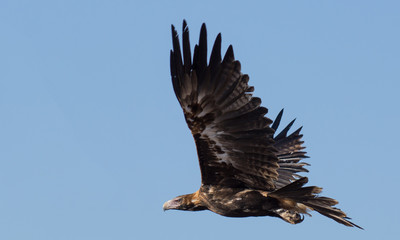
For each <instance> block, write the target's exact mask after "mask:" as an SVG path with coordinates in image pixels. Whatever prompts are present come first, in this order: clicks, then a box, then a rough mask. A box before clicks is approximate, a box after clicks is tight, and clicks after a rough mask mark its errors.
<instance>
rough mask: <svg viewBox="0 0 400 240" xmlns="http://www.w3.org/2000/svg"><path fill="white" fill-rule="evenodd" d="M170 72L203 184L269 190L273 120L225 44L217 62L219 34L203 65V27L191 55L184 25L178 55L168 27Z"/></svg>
mask: <svg viewBox="0 0 400 240" xmlns="http://www.w3.org/2000/svg"><path fill="white" fill-rule="evenodd" d="M172 42H173V50H171V76H172V83H173V87H174V91H175V94H176V97H177V98H178V101H179V103H180V105H181V107H182V109H183V112H184V115H185V119H186V122H187V124H188V126H189V128H190V130H191V131H192V134H193V137H194V139H195V142H196V147H197V153H198V157H199V164H200V169H201V176H202V184H218V185H223V186H231V187H248V188H253V189H263V190H273V189H275V181H276V180H277V177H278V172H277V168H278V164H277V162H278V158H277V156H276V150H275V148H274V146H273V144H274V141H273V139H272V136H273V134H274V130H273V129H272V128H270V127H269V125H270V124H271V123H272V121H271V120H270V119H268V118H267V117H265V116H264V115H265V114H266V113H267V112H268V110H267V109H266V108H264V107H261V106H260V104H261V99H260V98H257V97H253V96H252V93H251V92H253V91H254V88H253V87H250V86H249V85H248V84H247V83H248V81H249V77H248V76H247V75H245V74H242V73H241V71H240V69H241V67H240V62H239V61H235V59H234V55H233V49H232V46H229V48H228V50H227V52H226V54H225V56H224V58H223V60H222V61H221V34H219V35H218V36H217V38H216V40H215V43H214V46H213V49H212V52H211V56H210V61H209V64H208V65H207V31H206V27H205V24H203V25H202V27H201V32H200V40H199V45H196V46H195V48H194V56H193V62H192V58H191V51H190V43H189V30H188V28H187V25H186V22H185V21H184V22H183V36H182V42H183V47H182V49H183V60H182V55H181V48H180V44H179V38H178V34H177V32H176V30H175V28H174V26H172Z"/></svg>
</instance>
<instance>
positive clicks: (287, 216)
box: [163, 20, 362, 229]
mask: <svg viewBox="0 0 400 240" xmlns="http://www.w3.org/2000/svg"><path fill="white" fill-rule="evenodd" d="M171 29H172V44H173V50H171V52H170V65H171V77H172V84H173V89H174V92H175V95H176V97H177V99H178V101H179V104H180V105H181V107H182V109H183V113H184V117H185V120H186V123H187V125H188V127H189V129H190V131H191V132H192V135H193V138H194V140H195V143H196V148H197V154H198V160H199V165H200V171H201V186H200V189H199V190H197V191H196V192H194V193H191V194H186V195H181V196H178V197H176V198H173V199H172V200H169V201H167V202H165V203H164V205H163V209H164V211H165V210H169V209H175V210H185V211H202V210H210V211H212V212H214V213H217V214H220V215H222V216H226V217H250V216H272V217H278V218H281V219H283V220H284V221H286V222H288V223H291V224H297V223H300V222H302V221H303V219H304V215H310V213H309V212H310V211H317V212H318V213H320V214H322V215H324V216H326V217H329V218H331V219H333V220H335V221H336V222H338V223H341V224H344V225H346V226H349V227H358V228H361V227H360V226H358V225H356V224H354V223H352V222H351V221H349V219H350V218H348V217H347V215H346V214H345V213H344V212H343V211H342V210H340V209H339V208H336V207H334V206H335V205H336V204H338V201H337V200H335V199H332V198H328V197H323V196H319V195H318V194H319V193H320V192H321V190H322V188H320V187H316V186H305V184H306V183H307V182H308V178H307V177H302V176H300V175H299V173H301V172H308V170H307V169H306V168H305V166H307V165H309V164H307V163H305V162H303V161H302V160H303V159H305V158H308V156H306V152H304V151H303V150H304V148H305V147H304V146H303V143H304V142H303V141H302V136H303V135H302V134H301V133H300V131H301V128H299V129H297V130H296V131H294V132H292V133H290V134H289V130H290V128H291V127H292V125H293V123H294V120H293V121H291V122H290V123H289V124H288V125H287V126H286V127H285V128H284V129H283V130H282V131H280V132H279V133H278V134H277V129H278V127H279V123H280V121H281V118H282V114H283V110H282V111H280V112H279V114H278V115H277V117H276V119H275V120H274V121H272V120H271V119H269V118H268V117H266V116H265V114H266V113H267V112H268V109H267V108H265V107H262V106H261V99H260V98H258V97H254V96H253V94H252V92H253V91H254V87H252V86H249V85H248V82H249V76H248V75H247V74H243V73H242V72H241V64H240V62H239V61H237V60H235V58H234V54H233V48H232V45H230V46H229V47H228V49H227V51H226V53H225V56H224V57H223V58H222V56H221V33H220V34H218V35H217V37H216V39H215V42H214V45H213V48H212V50H211V56H210V59H209V61H207V60H208V59H207V30H206V25H205V24H204V23H203V25H202V26H201V30H200V39H199V44H198V45H195V47H194V54H193V58H192V54H191V48H190V42H189V28H188V26H187V23H186V21H185V20H184V21H183V27H182V50H181V46H180V41H179V36H178V33H177V31H176V29H175V27H174V25H172V26H171ZM361 229H362V228H361Z"/></svg>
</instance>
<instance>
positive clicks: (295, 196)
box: [269, 177, 363, 229]
mask: <svg viewBox="0 0 400 240" xmlns="http://www.w3.org/2000/svg"><path fill="white" fill-rule="evenodd" d="M307 182H308V179H307V178H306V177H303V178H300V179H299V180H296V181H295V182H293V183H291V184H289V185H287V186H285V187H283V188H281V189H278V190H276V191H274V192H272V193H271V194H269V196H270V197H273V198H275V199H277V200H278V201H279V204H280V206H281V207H282V209H286V210H288V211H290V212H294V213H303V214H308V215H309V211H317V212H319V213H320V214H322V215H324V216H326V217H329V218H331V219H333V220H335V221H336V222H338V223H341V224H344V225H346V226H349V227H358V228H361V229H363V228H362V227H360V226H358V225H356V224H355V223H352V222H350V221H349V219H350V218H348V217H347V215H346V213H344V212H343V211H342V210H340V209H339V208H335V207H333V206H335V205H336V204H338V201H336V200H335V199H332V198H328V197H320V196H318V195H317V194H319V193H320V192H321V191H322V188H319V187H315V186H311V187H304V185H305V184H306V183H307ZM281 217H282V216H281ZM287 221H288V220H287ZM289 222H290V221H289Z"/></svg>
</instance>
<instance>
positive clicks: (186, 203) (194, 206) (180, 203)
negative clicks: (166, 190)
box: [163, 192, 207, 211]
mask: <svg viewBox="0 0 400 240" xmlns="http://www.w3.org/2000/svg"><path fill="white" fill-rule="evenodd" d="M170 209H175V210H184V211H200V210H206V209H207V208H206V207H204V206H203V204H201V201H200V199H199V198H198V192H195V193H192V194H186V195H182V196H178V197H176V198H174V199H171V200H169V201H166V202H165V203H164V205H163V210H164V211H166V210H170Z"/></svg>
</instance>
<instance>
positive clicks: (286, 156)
mask: <svg viewBox="0 0 400 240" xmlns="http://www.w3.org/2000/svg"><path fill="white" fill-rule="evenodd" d="M282 114H283V109H282V110H281V111H280V112H279V114H278V116H277V117H276V119H275V121H274V123H273V124H272V126H271V128H272V129H274V130H275V133H277V131H276V130H277V129H278V127H279V124H280V122H281V118H282ZM295 120H296V119H295ZM295 120H293V121H291V122H290V123H289V124H288V125H287V126H286V127H285V128H284V129H283V130H282V131H281V132H280V133H279V134H276V135H275V136H274V140H275V144H274V146H275V148H276V149H277V150H278V152H277V154H276V155H277V157H278V159H279V160H278V164H279V169H278V174H279V176H278V179H277V180H276V182H275V185H276V188H282V187H284V186H286V185H288V184H290V183H292V182H293V181H295V180H296V179H299V178H301V176H300V175H299V174H298V173H299V172H308V170H307V169H306V168H304V166H308V165H309V164H308V163H305V162H302V161H301V160H302V159H304V158H308V156H306V152H304V151H303V149H304V148H305V147H304V146H303V143H304V142H303V141H302V140H301V138H302V137H303V134H300V131H301V127H300V128H299V129H297V130H296V131H294V132H293V133H291V134H290V135H289V136H288V132H289V130H290V128H291V127H292V125H293V123H294V121H295Z"/></svg>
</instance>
